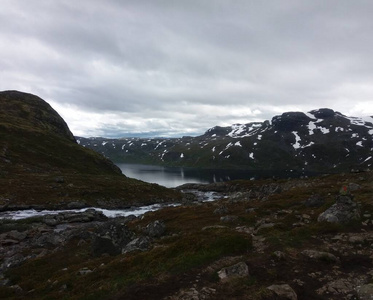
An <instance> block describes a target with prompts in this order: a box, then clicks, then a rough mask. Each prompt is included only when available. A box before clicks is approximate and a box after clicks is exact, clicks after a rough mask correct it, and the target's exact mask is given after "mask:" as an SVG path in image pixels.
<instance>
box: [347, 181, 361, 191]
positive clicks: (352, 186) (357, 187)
mask: <svg viewBox="0 0 373 300" xmlns="http://www.w3.org/2000/svg"><path fill="white" fill-rule="evenodd" d="M348 188H349V190H350V191H351V192H353V191H357V190H360V189H361V185H359V184H357V183H353V182H351V183H349V184H348Z"/></svg>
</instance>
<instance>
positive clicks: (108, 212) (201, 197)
mask: <svg viewBox="0 0 373 300" xmlns="http://www.w3.org/2000/svg"><path fill="white" fill-rule="evenodd" d="M186 192H188V193H193V194H195V195H196V196H197V199H198V202H210V201H215V200H217V199H220V198H222V195H221V194H219V193H216V192H201V191H197V190H188V191H186ZM180 205H181V204H180V203H171V204H152V205H147V206H139V207H131V208H128V209H103V208H98V207H86V208H82V209H65V210H35V209H26V210H15V211H4V212H0V219H10V220H21V219H26V218H32V217H41V216H46V215H56V214H59V213H62V212H76V213H79V212H85V211H86V210H88V209H94V210H96V211H100V212H102V213H103V214H104V215H105V216H106V217H108V218H116V217H128V216H130V215H133V216H136V217H138V216H141V215H143V214H145V213H147V212H151V211H157V210H159V209H162V208H165V207H176V206H180Z"/></svg>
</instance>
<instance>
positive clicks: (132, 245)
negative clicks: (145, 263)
mask: <svg viewBox="0 0 373 300" xmlns="http://www.w3.org/2000/svg"><path fill="white" fill-rule="evenodd" d="M149 248H150V240H149V238H148V237H138V238H136V239H134V240H132V241H131V242H129V243H128V244H127V245H126V246H125V247H124V248H123V249H122V254H124V253H128V252H132V251H137V250H139V251H147V250H149Z"/></svg>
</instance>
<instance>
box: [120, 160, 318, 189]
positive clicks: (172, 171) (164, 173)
mask: <svg viewBox="0 0 373 300" xmlns="http://www.w3.org/2000/svg"><path fill="white" fill-rule="evenodd" d="M117 165H118V167H119V168H120V169H121V170H122V172H123V174H125V175H126V176H128V177H132V178H136V179H139V180H142V181H146V182H150V183H158V184H160V185H163V186H166V187H176V186H179V185H182V184H184V183H213V182H222V181H230V180H237V179H246V180H253V179H261V178H288V177H300V176H306V175H308V176H312V175H315V174H316V173H307V174H306V173H304V172H297V171H295V170H285V171H266V170H261V171H248V170H223V169H194V168H180V167H174V168H171V167H162V166H153V165H141V164H117Z"/></svg>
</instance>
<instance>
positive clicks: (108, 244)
mask: <svg viewBox="0 0 373 300" xmlns="http://www.w3.org/2000/svg"><path fill="white" fill-rule="evenodd" d="M134 238H135V234H134V233H133V232H132V231H131V230H129V229H128V227H127V226H126V224H124V223H123V222H122V220H110V221H107V222H105V223H104V224H102V225H101V226H100V227H99V228H98V229H97V231H96V233H95V234H94V236H93V240H92V247H91V250H92V253H93V255H95V256H100V255H103V254H109V255H117V254H120V253H121V252H122V249H123V248H124V247H125V246H126V245H127V244H128V243H129V242H131V241H132V240H133V239H134Z"/></svg>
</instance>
